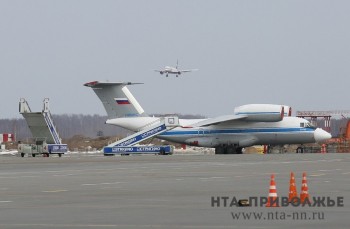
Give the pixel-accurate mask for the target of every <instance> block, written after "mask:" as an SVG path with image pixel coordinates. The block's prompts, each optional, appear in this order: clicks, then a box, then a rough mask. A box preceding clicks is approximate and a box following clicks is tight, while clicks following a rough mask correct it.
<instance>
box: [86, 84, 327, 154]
mask: <svg viewBox="0 0 350 229" xmlns="http://www.w3.org/2000/svg"><path fill="white" fill-rule="evenodd" d="M133 84H135V83H131V82H100V81H93V82H89V83H86V84H84V86H87V87H91V88H92V89H93V90H94V92H95V93H96V94H97V96H98V97H99V98H100V100H101V102H102V104H103V106H104V108H105V110H106V112H107V115H108V120H107V121H106V123H107V124H112V125H116V126H120V127H123V128H125V129H128V130H131V131H135V132H137V131H139V130H140V129H141V128H142V127H145V126H147V125H149V124H151V123H153V122H155V121H157V120H159V118H157V117H151V116H149V115H147V114H146V113H145V111H144V110H143V109H142V107H141V105H140V104H139V103H138V102H137V100H136V99H135V97H134V96H133V95H132V94H131V92H130V91H129V89H128V88H127V86H128V85H133ZM179 123H180V127H176V128H174V129H172V130H168V131H166V132H164V133H161V134H159V135H157V136H156V137H157V138H159V139H164V140H167V141H171V142H176V143H180V144H187V145H192V146H199V147H210V148H215V154H241V153H242V149H243V148H244V147H249V146H253V145H284V144H304V143H314V142H322V141H324V140H327V139H330V138H331V135H330V134H329V133H328V132H326V131H324V130H323V129H321V128H316V127H314V126H313V125H312V124H311V123H310V122H309V121H307V120H306V119H303V118H298V117H292V116H291V107H289V106H285V105H274V104H248V105H243V106H240V107H236V108H235V109H234V111H233V114H229V115H223V116H219V117H215V118H208V119H180V120H179Z"/></svg>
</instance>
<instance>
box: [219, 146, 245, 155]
mask: <svg viewBox="0 0 350 229" xmlns="http://www.w3.org/2000/svg"><path fill="white" fill-rule="evenodd" d="M242 153H243V148H242V147H237V146H235V145H223V146H218V147H216V148H215V154H242Z"/></svg>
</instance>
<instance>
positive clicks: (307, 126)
mask: <svg viewBox="0 0 350 229" xmlns="http://www.w3.org/2000/svg"><path fill="white" fill-rule="evenodd" d="M300 127H304V128H312V129H316V127H315V126H314V125H312V124H311V123H310V122H301V123H300Z"/></svg>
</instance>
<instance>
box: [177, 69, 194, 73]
mask: <svg viewBox="0 0 350 229" xmlns="http://www.w3.org/2000/svg"><path fill="white" fill-rule="evenodd" d="M194 71H198V69H187V70H179V72H181V73H182V72H194Z"/></svg>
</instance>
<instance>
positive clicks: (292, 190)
mask: <svg viewBox="0 0 350 229" xmlns="http://www.w3.org/2000/svg"><path fill="white" fill-rule="evenodd" d="M297 197H298V193H297V187H296V185H295V177H294V173H293V172H291V173H290V181H289V197H288V202H289V203H292V202H293V203H295V202H298V198H297Z"/></svg>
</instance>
